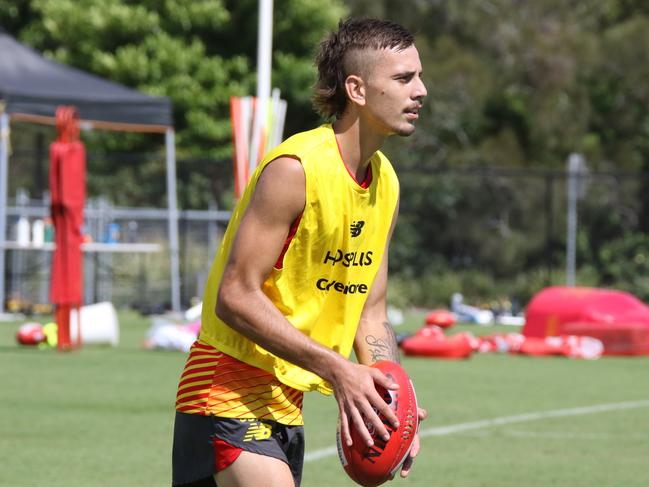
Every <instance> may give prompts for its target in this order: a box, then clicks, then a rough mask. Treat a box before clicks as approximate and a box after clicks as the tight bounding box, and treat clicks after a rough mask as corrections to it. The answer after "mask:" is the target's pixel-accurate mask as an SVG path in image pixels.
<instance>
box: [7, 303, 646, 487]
mask: <svg viewBox="0 0 649 487" xmlns="http://www.w3.org/2000/svg"><path fill="white" fill-rule="evenodd" d="M420 319H421V316H418V315H416V314H413V315H410V316H409V318H408V320H407V323H406V325H403V326H401V327H400V328H399V329H398V331H406V330H414V329H415V328H417V327H418V326H419V322H420ZM120 324H121V335H122V337H121V345H120V346H119V347H118V348H115V349H111V348H103V347H87V348H85V349H83V350H81V351H77V352H73V353H69V354H65V355H62V354H59V353H56V352H53V351H39V350H35V349H25V348H19V347H18V346H17V345H16V344H15V340H14V334H15V331H16V328H17V325H16V324H11V323H0V378H1V379H0V458H2V468H0V486H8V487H9V486H11V487H23V486H42V485H47V486H49V487H57V486H61V487H63V486H65V487H70V486H73V487H74V486H84V487H94V486H109V485H110V486H114V485H119V486H127V487H128V486H133V487H135V486H137V487H142V486H147V487H148V486H168V485H170V481H169V479H170V449H171V430H172V420H173V402H174V394H175V388H176V382H177V378H178V375H179V374H180V371H181V369H182V366H183V362H184V356H183V355H182V354H180V353H175V352H152V351H144V350H141V349H140V348H139V343H140V341H141V339H142V337H143V336H144V333H145V331H146V329H147V328H148V326H149V323H148V321H147V320H146V319H144V318H141V317H139V316H138V315H136V314H133V313H121V314H120ZM459 328H462V329H465V330H466V329H470V330H471V331H473V332H474V333H478V332H483V333H491V332H493V331H494V328H476V327H468V326H467V327H458V329H459ZM501 331H502V330H501ZM506 331H511V329H507V330H506ZM404 365H405V367H406V369H407V370H408V372H409V373H410V374H411V376H412V378H413V380H414V383H415V386H416V388H417V393H418V397H419V402H420V403H421V404H422V405H424V406H425V407H426V408H427V409H428V410H429V413H430V417H429V419H428V420H427V421H425V422H424V423H423V424H422V426H421V430H420V432H421V433H422V437H423V438H422V443H423V444H422V452H421V454H420V456H419V458H418V460H417V462H416V463H417V465H416V467H415V469H414V470H413V472H412V475H411V478H410V479H409V480H408V481H407V482H402V481H398V480H397V481H395V483H393V485H404V486H411V487H412V486H459V487H471V486H497V487H500V486H512V487H513V486H516V487H521V486H570V487H578V486H584V487H586V486H587V487H593V486H625V487H631V486H638V487H640V486H642V487H645V486H647V485H649V469H648V468H647V458H649V358H604V359H601V360H598V361H594V362H585V361H573V360H569V359H565V358H556V357H552V358H529V357H517V356H509V355H478V356H474V357H473V358H471V359H469V360H466V361H433V360H428V359H405V360H404ZM305 416H306V421H307V426H306V434H307V452H308V453H307V461H306V463H305V472H304V481H303V486H305V487H310V486H339V485H352V483H351V482H350V481H349V480H347V478H346V476H345V473H344V471H343V470H342V467H340V465H339V462H338V458H337V456H336V454H335V453H334V449H333V446H334V441H335V421H336V407H335V403H334V401H333V399H331V398H325V397H323V396H320V395H319V394H315V393H314V394H310V395H307V399H306V401H305Z"/></svg>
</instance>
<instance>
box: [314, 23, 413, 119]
mask: <svg viewBox="0 0 649 487" xmlns="http://www.w3.org/2000/svg"><path fill="white" fill-rule="evenodd" d="M414 42H415V39H414V37H413V35H412V34H411V33H410V32H408V31H407V30H406V29H405V28H404V27H402V26H400V25H399V24H396V23H394V22H390V21H389V20H378V19H347V20H345V21H343V20H341V21H340V22H339V24H338V32H331V33H330V34H329V35H328V36H327V37H325V39H324V40H323V41H322V42H321V43H320V46H319V49H318V53H317V55H316V58H315V64H316V67H317V68H318V81H317V82H316V85H315V87H314V90H313V91H314V93H313V105H314V107H315V109H316V110H317V112H318V113H319V114H320V115H322V116H323V117H324V118H325V119H331V118H332V117H336V118H339V117H340V116H341V115H342V114H343V112H344V111H345V108H346V106H347V94H346V92H345V79H347V76H348V75H349V74H351V73H346V72H345V56H346V55H347V54H348V53H349V52H351V51H354V50H360V51H363V50H367V49H375V50H380V49H397V50H399V51H401V50H404V49H407V48H408V47H410V46H411V45H412V44H414Z"/></svg>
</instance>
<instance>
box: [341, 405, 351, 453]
mask: <svg viewBox="0 0 649 487" xmlns="http://www.w3.org/2000/svg"><path fill="white" fill-rule="evenodd" d="M340 437H341V438H342V441H343V442H344V443H345V445H347V446H352V443H353V441H352V435H351V434H350V431H349V418H348V417H347V413H345V411H344V410H343V409H342V408H341V409H340Z"/></svg>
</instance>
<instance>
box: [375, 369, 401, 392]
mask: <svg viewBox="0 0 649 487" xmlns="http://www.w3.org/2000/svg"><path fill="white" fill-rule="evenodd" d="M369 370H370V373H371V374H372V380H374V383H375V384H378V385H380V386H381V387H383V388H384V389H390V390H393V391H395V390H397V389H398V388H399V384H397V383H396V382H394V381H393V380H392V379H390V378H389V377H388V376H387V375H385V374H384V373H383V372H381V371H380V370H379V369H375V368H372V367H370V368H369Z"/></svg>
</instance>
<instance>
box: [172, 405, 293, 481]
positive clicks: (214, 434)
mask: <svg viewBox="0 0 649 487" xmlns="http://www.w3.org/2000/svg"><path fill="white" fill-rule="evenodd" d="M215 438H219V439H221V440H223V441H225V442H227V443H229V444H230V445H232V446H235V447H237V448H241V449H242V450H245V451H248V452H251V453H256V454H258V455H265V456H268V457H273V458H277V459H279V460H282V461H283V462H285V463H286V464H287V465H288V466H289V468H290V469H291V474H292V475H293V479H294V480H295V485H296V487H299V485H300V482H301V479H302V466H303V464H304V428H303V427H302V426H286V425H283V424H281V423H277V422H275V421H269V420H256V419H231V418H220V417H215V416H201V415H198V414H186V413H180V412H176V421H175V424H174V442H173V455H172V472H173V474H172V477H173V481H172V482H173V484H172V485H173V486H174V487H180V486H187V487H188V486H190V485H191V486H192V487H198V486H199V485H200V486H201V487H203V486H205V487H207V486H209V485H210V484H208V483H202V484H197V483H196V482H198V481H203V482H208V481H209V480H211V479H212V476H213V475H214V474H215V473H216V467H215V465H216V463H215V457H214V439H215ZM205 479H208V480H205ZM211 485H214V484H213V482H212V484H211Z"/></svg>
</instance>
